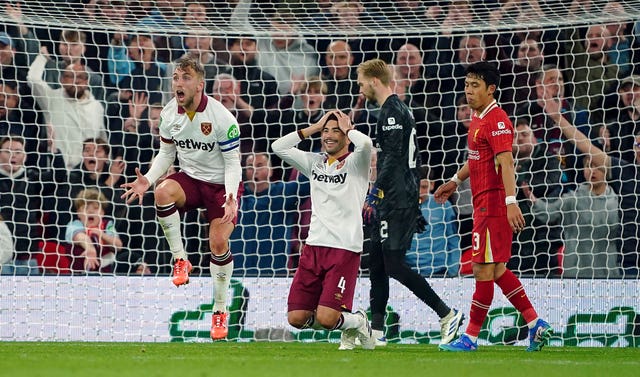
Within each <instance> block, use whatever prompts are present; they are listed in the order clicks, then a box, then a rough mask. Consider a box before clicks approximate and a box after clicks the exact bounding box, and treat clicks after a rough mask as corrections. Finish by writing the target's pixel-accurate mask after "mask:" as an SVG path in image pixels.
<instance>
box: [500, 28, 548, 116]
mask: <svg viewBox="0 0 640 377" xmlns="http://www.w3.org/2000/svg"><path fill="white" fill-rule="evenodd" d="M516 54H517V55H516V58H515V60H511V59H510V58H509V59H508V60H500V72H501V73H502V80H501V81H502V83H501V91H500V103H501V104H502V108H503V110H504V111H506V112H507V114H512V113H514V112H515V110H516V109H517V108H518V107H520V106H523V105H525V104H527V103H528V102H529V101H531V100H533V99H535V87H536V76H537V75H538V73H539V72H540V69H541V68H542V65H543V63H544V56H543V54H542V46H541V43H539V42H538V41H537V40H535V39H533V38H527V39H525V40H523V41H522V42H520V45H519V46H518V50H517V53H516Z"/></svg>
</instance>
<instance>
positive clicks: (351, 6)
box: [316, 0, 393, 65]
mask: <svg viewBox="0 0 640 377" xmlns="http://www.w3.org/2000/svg"><path fill="white" fill-rule="evenodd" d="M369 5H374V4H369ZM331 13H332V17H333V19H332V25H331V26H333V27H335V28H337V29H338V30H340V31H341V32H343V31H344V32H354V31H356V32H358V31H366V30H370V29H373V28H385V27H387V28H389V27H392V24H391V23H390V22H389V20H388V19H387V18H386V17H385V16H384V15H383V14H381V13H378V12H375V11H374V10H373V9H372V8H371V7H369V8H367V6H365V2H363V1H360V0H356V1H344V0H341V1H336V2H334V3H333V4H332V5H331ZM340 37H341V38H344V33H341V34H340ZM349 44H350V46H351V50H352V52H353V54H354V57H355V59H354V65H358V64H360V63H361V62H363V61H366V60H369V59H376V58H380V59H383V60H384V61H391V59H393V54H392V48H391V45H392V40H391V39H390V38H389V37H385V36H383V35H377V36H376V37H375V38H366V37H365V38H354V39H352V40H350V43H349ZM316 48H317V50H318V51H324V50H325V49H326V47H325V46H323V45H321V44H320V45H318V46H317V47H316Z"/></svg>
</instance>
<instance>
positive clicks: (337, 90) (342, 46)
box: [322, 40, 360, 114]
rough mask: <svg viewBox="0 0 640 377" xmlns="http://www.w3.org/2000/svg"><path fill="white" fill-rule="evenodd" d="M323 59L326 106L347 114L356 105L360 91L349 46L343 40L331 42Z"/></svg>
mask: <svg viewBox="0 0 640 377" xmlns="http://www.w3.org/2000/svg"><path fill="white" fill-rule="evenodd" d="M324 61H325V66H326V72H325V74H323V76H322V79H323V81H324V82H325V83H326V84H327V101H326V108H327V109H328V108H337V109H339V110H341V111H343V112H344V113H346V114H348V113H349V112H351V109H352V108H353V107H354V106H355V105H356V102H357V101H358V95H359V91H360V88H359V87H358V84H357V80H358V74H357V73H356V70H355V69H354V65H353V62H354V57H353V54H352V53H351V47H350V46H349V44H348V43H347V42H346V41H344V40H335V41H333V42H331V43H330V44H329V46H328V47H327V50H326V52H325V55H324Z"/></svg>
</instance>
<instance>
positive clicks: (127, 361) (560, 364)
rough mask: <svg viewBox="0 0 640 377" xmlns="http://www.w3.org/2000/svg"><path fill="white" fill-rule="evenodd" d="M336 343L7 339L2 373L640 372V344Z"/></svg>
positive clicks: (351, 375)
mask: <svg viewBox="0 0 640 377" xmlns="http://www.w3.org/2000/svg"><path fill="white" fill-rule="evenodd" d="M337 348H338V345H337V344H333V343H298V342H292V343H289V342H287V343H284V342H274V343H266V342H252V343H235V342H216V343H77V342H73V343H66V342H59V343H46V342H28V343H23V342H0V375H1V376H10V377H22V376H28V377H37V376H47V377H56V376H65V377H69V376H96V377H98V376H117V377H127V376H136V377H147V376H150V377H152V376H172V377H181V376H197V377H199V376H220V377H228V376H247V377H249V376H259V377H272V376H273V377H276V376H277V377H282V376H303V377H310V376H347V377H357V376H367V377H372V376H390V377H414V376H415V377H419V376H447V377H449V376H450V377H458V376H473V377H482V376H488V377H500V376H510V377H515V376H518V377H520V376H540V377H552V376H561V377H568V376H581V377H590V376H616V377H623V376H639V375H640V348H582V347H546V348H545V349H544V350H543V351H542V352H536V353H528V352H525V351H524V349H523V347H511V346H484V347H480V349H479V350H478V351H477V352H475V353H471V354H466V353H465V354H459V353H445V352H439V351H438V349H437V346H435V345H399V344H390V345H389V346H387V347H384V348H382V347H381V348H378V349H376V350H373V351H364V350H361V349H356V350H353V351H338V350H337Z"/></svg>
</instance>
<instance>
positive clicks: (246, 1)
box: [230, 0, 320, 94]
mask: <svg viewBox="0 0 640 377" xmlns="http://www.w3.org/2000/svg"><path fill="white" fill-rule="evenodd" d="M251 3H252V0H240V1H239V2H238V5H236V7H235V9H234V10H233V13H232V15H231V20H230V24H231V26H232V27H233V28H235V29H236V30H242V31H245V32H251V33H256V32H257V31H258V30H257V29H256V28H255V27H254V26H253V24H252V22H251V20H250V19H249V10H250V8H251ZM294 22H295V18H294V16H293V15H292V14H289V13H276V14H273V15H271V17H270V26H271V36H270V37H269V38H258V39H257V47H258V66H259V67H260V69H262V70H263V71H265V72H267V73H269V74H271V75H272V76H273V77H274V78H275V79H276V82H277V83H278V92H279V93H280V94H288V93H290V94H296V93H297V91H298V90H297V89H298V87H299V86H300V85H301V84H302V83H303V82H304V80H305V79H307V78H308V77H311V76H318V75H320V68H319V66H318V56H317V53H316V51H315V50H314V49H313V47H311V46H310V45H309V44H308V43H307V42H306V41H305V40H304V39H303V38H302V37H301V36H300V35H298V33H297V31H296V29H295V24H294Z"/></svg>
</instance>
